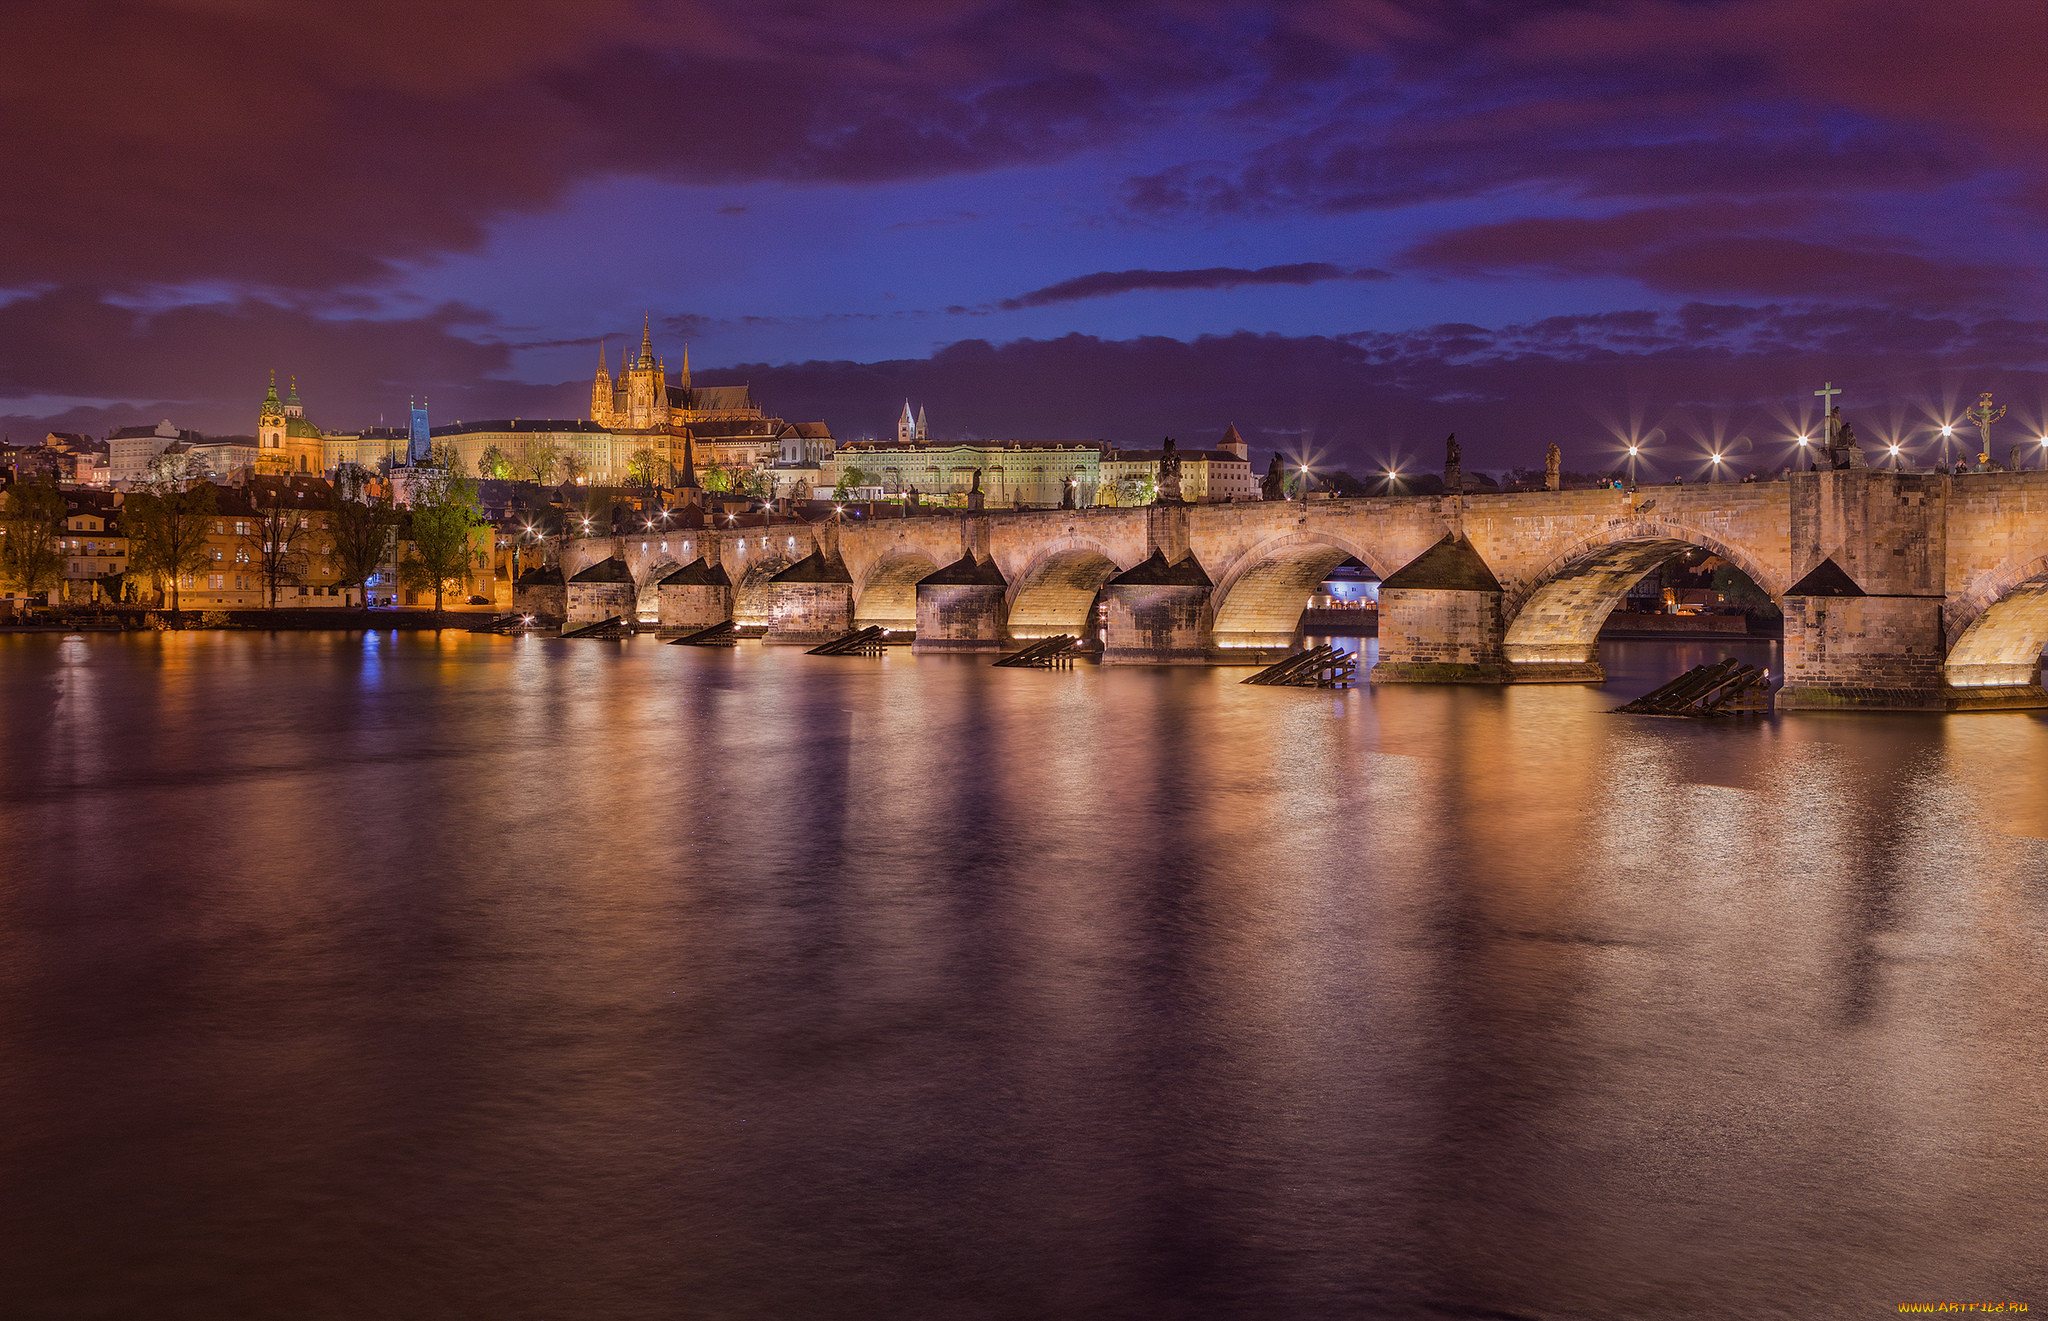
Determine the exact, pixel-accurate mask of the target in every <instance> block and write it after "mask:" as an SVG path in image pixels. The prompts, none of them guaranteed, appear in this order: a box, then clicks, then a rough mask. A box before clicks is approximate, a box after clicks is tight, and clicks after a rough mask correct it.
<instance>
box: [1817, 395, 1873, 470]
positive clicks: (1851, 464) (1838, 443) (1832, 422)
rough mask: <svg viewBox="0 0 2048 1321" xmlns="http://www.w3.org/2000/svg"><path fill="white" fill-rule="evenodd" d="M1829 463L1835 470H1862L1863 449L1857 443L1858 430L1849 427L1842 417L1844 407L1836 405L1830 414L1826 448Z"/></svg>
mask: <svg viewBox="0 0 2048 1321" xmlns="http://www.w3.org/2000/svg"><path fill="white" fill-rule="evenodd" d="M1825 448H1826V451H1827V456H1828V463H1829V465H1830V466H1832V467H1835V468H1838V469H1840V468H1861V467H1863V466H1864V463H1863V447H1862V446H1861V445H1860V444H1858V443H1857V441H1856V428H1855V427H1853V426H1851V425H1849V422H1848V420H1847V419H1846V418H1844V417H1843V416H1842V406H1841V405H1840V404H1836V405H1835V406H1834V408H1832V409H1830V410H1829V412H1828V434H1827V444H1826V446H1825Z"/></svg>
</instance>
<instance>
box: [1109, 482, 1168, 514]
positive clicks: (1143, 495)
mask: <svg viewBox="0 0 2048 1321" xmlns="http://www.w3.org/2000/svg"><path fill="white" fill-rule="evenodd" d="M1158 494H1159V479H1158V478H1156V477H1153V476H1151V475H1150V474H1147V475H1146V476H1143V477H1124V478H1121V479H1119V480H1118V482H1117V484H1116V502H1117V503H1118V504H1120V505H1122V506H1124V507H1125V508H1126V509H1132V508H1136V507H1137V506H1139V505H1149V504H1151V503H1152V501H1153V499H1154V497H1156V496H1157V495H1158Z"/></svg>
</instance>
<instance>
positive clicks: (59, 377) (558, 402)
mask: <svg viewBox="0 0 2048 1321" xmlns="http://www.w3.org/2000/svg"><path fill="white" fill-rule="evenodd" d="M478 320H479V314H478V313H476V312H475V310H474V309H471V308H465V307H460V306H450V307H443V308H438V309H435V310H434V311H432V312H430V313H428V314H426V315H423V316H419V317H414V318H409V319H405V320H370V319H366V318H335V317H328V316H322V315H316V314H314V313H311V312H308V311H305V310H302V309H295V308H290V307H284V306H279V305H277V304H274V303H267V302H260V301H253V300H240V301H236V302H232V303H221V304H212V305H206V306H196V307H175V308H170V309H167V310H164V311H161V312H156V313H144V312H137V311H133V310H129V309H125V308H121V307H116V306H114V305H112V304H109V303H107V302H105V301H104V300H103V299H101V298H100V297H99V296H97V295H96V294H95V293H93V292H92V291H88V290H82V289H69V288H67V289H57V290H51V291H49V292H47V293H44V294H41V295H38V296H36V297H32V298H25V299H20V300H17V301H15V302H12V303H8V304H6V305H5V306H0V414H5V415H7V417H6V421H5V425H6V427H7V429H8V430H9V431H10V432H11V433H13V434H15V435H17V436H20V435H23V434H28V433H29V432H31V431H33V429H34V428H36V427H38V426H52V427H57V429H60V430H103V429H104V428H106V427H109V426H121V425H127V424H129V423H134V422H142V421H151V422H154V421H156V420H158V419H159V418H162V417H167V416H168V417H171V418H173V419H175V420H176V421H178V422H179V424H180V425H183V426H190V427H197V428H199V429H201V430H205V431H209V432H215V433H235V432H246V431H249V430H251V429H252V428H253V427H254V426H255V417H256V409H257V406H258V405H259V404H260V403H261V401H262V399H263V390H264V385H265V383H266V381H267V379H268V377H267V373H268V372H269V371H270V370H275V371H276V372H277V374H278V381H279V384H280V386H282V385H283V384H285V383H286V382H287V381H288V380H289V379H290V378H291V377H294V376H296V377H297V379H298V383H299V389H300V391H301V392H302V393H303V394H304V396H305V397H306V400H307V406H308V409H309V412H310V414H311V415H312V416H313V417H314V419H315V420H316V421H317V422H319V423H321V424H322V425H324V426H326V427H328V428H330V429H343V428H348V427H355V426H362V425H373V424H374V423H375V422H376V420H377V417H378V415H379V414H380V413H381V414H383V415H385V416H387V417H393V418H395V417H398V416H399V415H400V414H401V413H403V411H404V407H405V401H406V399H407V397H408V396H413V395H422V394H424V395H427V396H429V397H430V398H431V399H432V400H433V405H434V413H435V416H436V417H437V418H440V419H442V420H452V419H453V418H456V417H463V416H468V417H477V416H479V415H480V414H482V413H483V412H484V411H485V410H486V409H503V410H506V412H507V414H508V415H509V414H516V415H522V416H536V415H538V412H540V411H550V412H552V411H558V410H559V409H560V408H561V406H562V402H563V399H562V392H561V391H560V390H559V389H557V388H555V387H552V386H549V387H544V388H543V387H533V386H526V385H520V384H517V383H513V382H508V381H504V380H500V379H495V378H496V377H497V376H498V374H499V373H501V372H502V371H504V369H505V368H506V366H507V364H508V363H509V361H510V358H511V349H510V347H509V346H507V345H501V344H483V343H478V342H476V341H475V340H474V339H472V338H470V337H469V336H468V335H467V334H465V333H463V331H464V329H465V328H469V327H473V326H474V325H475V324H476V323H477V321H478ZM585 389H586V390H587V389H588V387H587V386H586V387H585ZM46 398H57V399H74V400H82V401H86V402H82V403H80V404H78V405H76V406H75V407H73V408H69V409H66V410H64V411H62V412H59V413H51V412H47V411H44V410H37V411H36V412H35V413H33V414H31V413H30V412H28V411H26V410H25V409H24V406H23V402H22V401H26V400H30V399H46ZM10 401H13V402H12V405H11V406H10ZM91 401H104V402H98V403H96V402H91ZM116 401H133V403H132V404H131V403H127V402H116ZM584 403H585V406H586V407H587V403H588V401H587V398H586V400H585V401H584ZM472 405H474V407H472ZM60 422H61V423H63V425H61V426H59V425H58V424H59V423H60Z"/></svg>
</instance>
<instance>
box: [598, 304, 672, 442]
mask: <svg viewBox="0 0 2048 1321" xmlns="http://www.w3.org/2000/svg"><path fill="white" fill-rule="evenodd" d="M624 375H625V378H626V379H625V386H626V415H625V416H624V417H623V418H615V419H614V420H613V421H612V423H611V425H613V426H620V425H623V426H625V427H626V428H627V429H629V430H633V431H646V430H649V429H650V428H653V427H658V426H665V425H667V423H668V418H669V411H668V381H667V375H668V374H667V372H665V371H664V370H663V369H662V365H661V363H660V362H659V361H657V360H656V359H655V356H654V330H653V326H652V325H651V324H650V323H648V322H643V323H642V324H641V327H640V357H639V360H638V361H636V362H634V364H633V365H632V366H631V367H630V368H628V369H627V370H626V372H625V373H624Z"/></svg>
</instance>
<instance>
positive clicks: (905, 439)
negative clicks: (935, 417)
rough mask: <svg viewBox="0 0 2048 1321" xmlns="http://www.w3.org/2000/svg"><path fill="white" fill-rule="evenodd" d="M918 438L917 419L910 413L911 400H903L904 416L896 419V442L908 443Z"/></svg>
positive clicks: (899, 443) (900, 443)
mask: <svg viewBox="0 0 2048 1321" xmlns="http://www.w3.org/2000/svg"><path fill="white" fill-rule="evenodd" d="M916 439H917V419H915V418H913V417H912V416H911V415H910V401H909V400H908V399H906V400H904V401H903V416H901V417H899V418H897V419H896V443H897V444H898V445H908V444H910V443H911V442H912V441H914V440H916Z"/></svg>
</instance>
